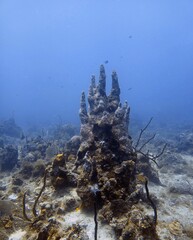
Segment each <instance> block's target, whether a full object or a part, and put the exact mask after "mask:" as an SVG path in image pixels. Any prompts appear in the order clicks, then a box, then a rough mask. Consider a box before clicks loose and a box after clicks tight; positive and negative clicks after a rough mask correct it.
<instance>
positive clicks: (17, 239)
mask: <svg viewBox="0 0 193 240" xmlns="http://www.w3.org/2000/svg"><path fill="white" fill-rule="evenodd" d="M25 234H26V231H22V230H21V229H20V230H18V231H17V232H14V233H12V234H11V235H10V236H9V240H22V239H23V237H24V236H25Z"/></svg>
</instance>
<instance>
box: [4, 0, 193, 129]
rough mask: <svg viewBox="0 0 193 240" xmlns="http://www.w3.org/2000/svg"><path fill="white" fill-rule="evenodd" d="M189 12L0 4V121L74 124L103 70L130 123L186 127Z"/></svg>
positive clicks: (121, 2) (158, 5)
mask: <svg viewBox="0 0 193 240" xmlns="http://www.w3.org/2000/svg"><path fill="white" fill-rule="evenodd" d="M192 12H193V2H192V1H189V0H185V1H180V0H177V1H176V0H170V1H166V0H162V1H156V2H155V1H150V0H147V1H142V0H138V1H127V0H106V1H102V0H97V1H94V0H81V1H76V0H70V1H69V0H65V1H62V0H57V1H51V0H48V1H37V0H36V1H22V0H17V1H13V0H7V1H3V0H2V1H0V109H1V111H0V119H1V120H5V119H8V118H11V117H14V118H15V120H16V122H17V123H18V124H19V125H20V126H22V127H27V128H28V127H30V126H34V125H37V126H46V125H49V124H55V123H57V122H59V121H62V122H63V123H72V124H79V119H78V110H79V101H80V96H81V92H82V91H83V90H87V89H88V84H89V82H90V78H91V75H92V74H93V73H96V72H98V69H99V66H100V64H104V65H105V69H106V72H107V89H109V88H110V87H109V86H110V83H111V73H112V71H113V70H116V71H117V74H118V77H119V84H120V88H121V98H122V101H124V100H128V103H129V105H130V107H131V122H132V121H133V120H132V119H135V120H136V119H138V120H139V121H146V122H147V121H148V119H149V118H150V117H154V122H156V123H157V124H175V125H176V124H177V125H178V124H182V123H183V124H184V123H186V124H190V123H191V122H192V120H193V111H192V102H193V94H192V89H193V81H192V78H193V67H192V62H193V61H192V60H193V31H192V26H193V14H192ZM97 77H98V76H97ZM107 92H108V91H107Z"/></svg>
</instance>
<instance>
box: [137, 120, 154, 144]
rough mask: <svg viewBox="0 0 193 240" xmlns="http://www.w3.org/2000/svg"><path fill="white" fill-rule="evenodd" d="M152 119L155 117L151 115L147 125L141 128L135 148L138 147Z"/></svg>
mask: <svg viewBox="0 0 193 240" xmlns="http://www.w3.org/2000/svg"><path fill="white" fill-rule="evenodd" d="M152 120H153V117H151V118H150V120H149V122H148V123H147V125H146V126H145V127H144V128H143V129H141V132H140V134H139V137H138V140H137V143H136V145H135V149H137V147H138V145H139V142H140V140H141V137H142V135H143V133H144V132H145V130H146V129H147V128H148V126H149V124H150V123H151V121H152Z"/></svg>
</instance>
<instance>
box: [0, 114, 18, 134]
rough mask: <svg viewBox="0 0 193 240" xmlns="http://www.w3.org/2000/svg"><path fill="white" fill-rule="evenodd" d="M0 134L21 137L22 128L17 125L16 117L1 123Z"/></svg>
mask: <svg viewBox="0 0 193 240" xmlns="http://www.w3.org/2000/svg"><path fill="white" fill-rule="evenodd" d="M0 135H6V136H10V137H15V138H20V137H21V135H22V129H21V128H20V127H19V126H17V125H16V123H15V120H14V118H10V119H8V120H5V121H3V122H1V123H0Z"/></svg>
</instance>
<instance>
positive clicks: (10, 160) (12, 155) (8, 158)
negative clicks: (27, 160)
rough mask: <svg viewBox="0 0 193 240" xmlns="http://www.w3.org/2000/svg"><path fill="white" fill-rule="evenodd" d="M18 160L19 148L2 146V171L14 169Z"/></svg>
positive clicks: (0, 162) (0, 166)
mask: <svg viewBox="0 0 193 240" xmlns="http://www.w3.org/2000/svg"><path fill="white" fill-rule="evenodd" d="M17 162H18V150H17V149H16V148H15V147H14V146H12V145H8V146H3V147H0V171H5V170H12V169H13V167H14V166H15V165H16V164H17Z"/></svg>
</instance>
